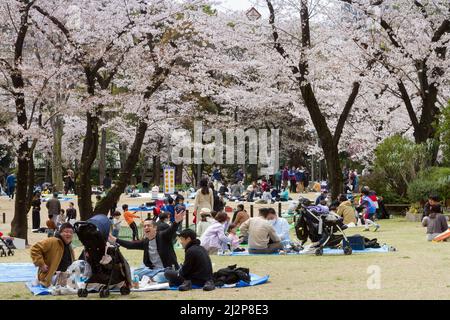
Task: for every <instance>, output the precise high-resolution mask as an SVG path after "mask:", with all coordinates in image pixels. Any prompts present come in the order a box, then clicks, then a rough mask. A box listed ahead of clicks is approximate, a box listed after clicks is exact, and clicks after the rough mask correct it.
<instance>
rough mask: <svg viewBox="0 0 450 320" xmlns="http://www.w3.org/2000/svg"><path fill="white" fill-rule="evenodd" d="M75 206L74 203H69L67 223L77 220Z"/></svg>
mask: <svg viewBox="0 0 450 320" xmlns="http://www.w3.org/2000/svg"><path fill="white" fill-rule="evenodd" d="M74 206H75V205H74V204H73V202H69V208H68V209H67V210H66V216H67V222H70V220H76V219H77V209H75V207H74Z"/></svg>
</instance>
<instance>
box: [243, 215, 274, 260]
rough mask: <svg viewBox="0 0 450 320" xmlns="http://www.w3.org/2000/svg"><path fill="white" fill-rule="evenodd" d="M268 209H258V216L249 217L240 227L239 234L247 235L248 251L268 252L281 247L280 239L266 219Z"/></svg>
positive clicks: (256, 252)
mask: <svg viewBox="0 0 450 320" xmlns="http://www.w3.org/2000/svg"><path fill="white" fill-rule="evenodd" d="M268 216H269V209H268V208H261V209H259V217H256V218H250V219H249V220H247V221H245V222H244V223H243V224H242V225H241V228H240V231H241V235H242V236H246V235H248V248H249V249H248V252H249V253H255V254H270V253H275V252H278V251H279V250H280V249H283V246H282V245H281V239H280V237H279V236H278V235H277V233H276V231H275V229H274V227H273V226H272V225H271V224H270V223H269V221H268Z"/></svg>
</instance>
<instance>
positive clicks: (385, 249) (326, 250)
mask: <svg viewBox="0 0 450 320" xmlns="http://www.w3.org/2000/svg"><path fill="white" fill-rule="evenodd" d="M391 251H395V250H393V249H392V248H391V247H390V246H387V245H384V246H382V247H381V248H377V249H375V248H367V249H365V250H353V252H352V254H366V253H388V252H391ZM307 254H310V255H311V254H314V251H310V250H308V249H305V250H303V251H300V252H292V253H287V254H280V253H271V254H254V253H249V252H248V250H247V249H245V251H241V252H231V253H229V254H219V255H220V256H266V255H269V256H277V255H295V256H298V255H307ZM323 254H324V255H343V254H344V250H342V249H331V248H324V249H323Z"/></svg>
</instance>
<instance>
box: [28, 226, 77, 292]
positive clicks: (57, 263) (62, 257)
mask: <svg viewBox="0 0 450 320" xmlns="http://www.w3.org/2000/svg"><path fill="white" fill-rule="evenodd" d="M72 239H73V227H72V225H71V224H70V223H68V222H66V223H63V224H62V225H61V226H60V228H59V232H58V233H56V234H55V236H54V237H51V238H47V239H44V240H42V241H39V242H38V243H36V244H34V245H33V246H32V247H31V250H30V255H31V259H32V260H33V263H34V265H35V266H36V267H38V268H39V269H38V274H37V278H38V281H39V283H40V284H41V285H43V286H45V287H49V286H51V285H52V284H53V285H54V284H56V280H57V276H56V272H58V271H61V272H65V271H67V268H68V267H69V266H70V265H71V264H72V262H73V261H74V260H75V259H74V252H73V249H72V246H71V243H72Z"/></svg>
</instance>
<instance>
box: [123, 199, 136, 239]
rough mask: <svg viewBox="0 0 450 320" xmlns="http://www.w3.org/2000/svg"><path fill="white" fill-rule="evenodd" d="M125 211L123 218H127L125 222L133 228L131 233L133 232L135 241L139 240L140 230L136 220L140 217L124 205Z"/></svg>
mask: <svg viewBox="0 0 450 320" xmlns="http://www.w3.org/2000/svg"><path fill="white" fill-rule="evenodd" d="M122 209H123V217H124V218H125V221H126V222H127V223H128V225H129V226H130V228H131V231H133V241H135V240H139V239H138V238H139V233H138V228H137V225H136V222H134V219H135V218H139V217H138V216H136V215H134V214H133V213H132V212H130V211H128V205H127V204H124V205H123V206H122Z"/></svg>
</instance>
